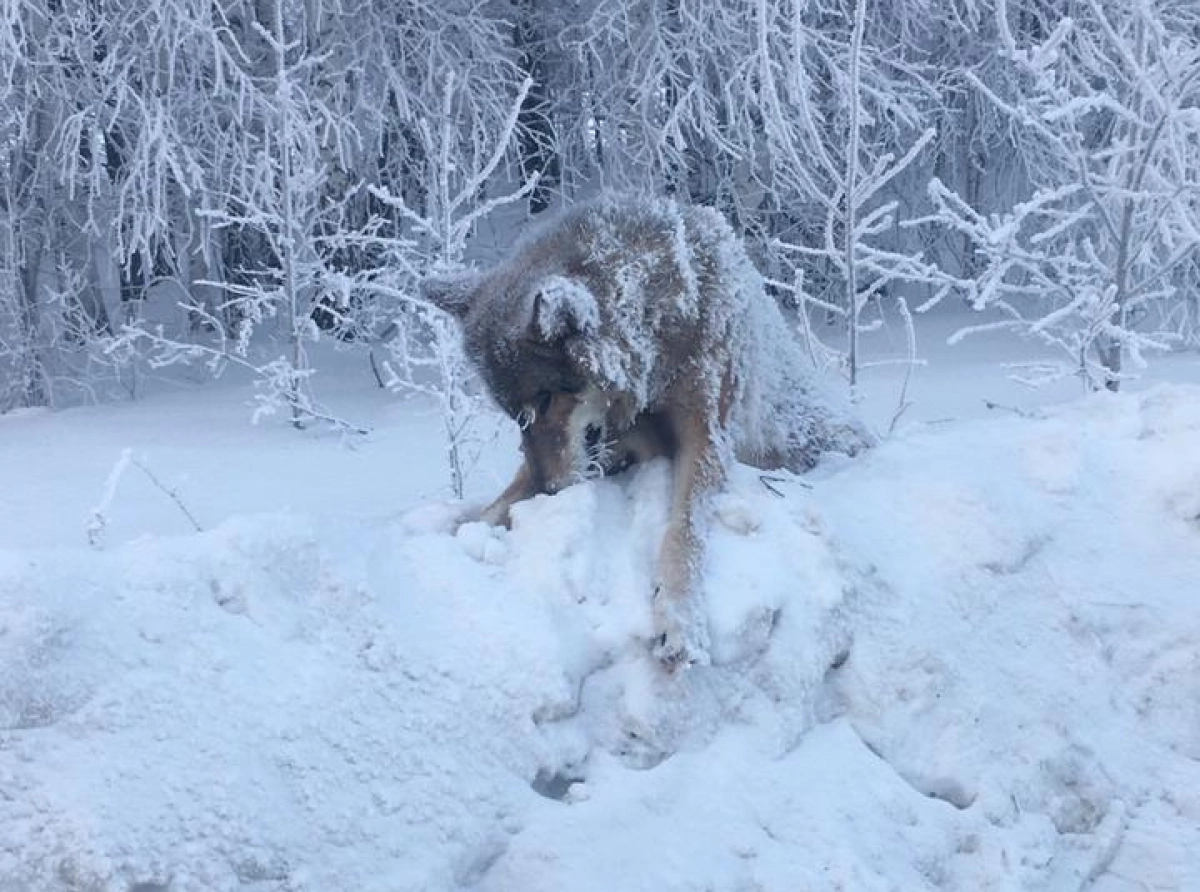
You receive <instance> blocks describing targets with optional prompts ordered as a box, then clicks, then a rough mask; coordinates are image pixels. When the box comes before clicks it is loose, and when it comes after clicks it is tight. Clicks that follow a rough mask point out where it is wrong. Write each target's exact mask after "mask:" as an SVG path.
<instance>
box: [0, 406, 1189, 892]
mask: <svg viewBox="0 0 1200 892" xmlns="http://www.w3.org/2000/svg"><path fill="white" fill-rule="evenodd" d="M668 487H669V474H668V469H667V467H666V466H665V464H663V463H661V462H658V463H652V464H649V465H647V466H645V467H642V468H638V469H635V471H634V472H633V473H631V474H628V475H626V476H624V477H623V478H618V479H615V480H598V481H591V482H587V483H582V484H580V485H578V486H574V487H571V488H569V489H567V490H565V491H563V492H562V493H560V494H558V495H557V496H554V497H539V498H536V499H534V500H531V501H530V502H527V503H525V504H523V505H521V506H518V508H517V509H516V510H515V512H514V524H513V529H512V530H511V531H508V532H506V531H501V530H496V529H492V528H488V527H484V526H481V525H477V524H472V525H467V526H465V527H462V528H460V529H458V530H457V531H456V530H455V529H454V524H453V517H454V514H455V510H456V506H451V505H441V504H427V505H423V506H421V507H419V508H417V509H414V510H412V511H410V512H408V513H407V514H405V515H403V516H401V517H398V518H382V519H380V518H374V519H362V518H359V519H354V518H325V519H320V520H317V519H313V518H308V517H303V516H292V515H280V516H257V517H243V518H239V519H237V520H234V521H231V522H229V523H226V524H225V525H223V526H222V527H220V528H218V529H217V530H214V531H211V532H207V533H203V534H197V535H195V536H190V537H187V538H178V539H166V538H162V539H147V540H143V541H139V542H136V543H133V544H130V545H126V546H123V547H121V548H119V549H115V550H113V551H111V552H84V551H73V550H57V551H36V552H35V551H28V552H21V553H15V552H9V553H0V892H47V890H81V892H82V890H86V892H133V890H137V892H154V890H158V892H167V890H169V892H191V890H195V892H199V890H205V892H219V890H250V889H252V890H255V892H261V890H279V892H283V890H287V892H301V890H313V892H317V890H320V892H328V890H363V892H372V890H380V892H383V890H389V892H390V890H454V889H479V890H490V892H501V890H504V892H509V890H511V892H537V890H555V892H563V890H565V892H574V890H597V892H599V890H605V892H609V890H640V889H646V890H693V889H694V890H702V889H711V890H746V892H749V890H758V892H767V890H772V892H773V890H779V892H784V890H789V892H790V890H795V889H798V888H802V889H811V890H825V889H829V890H833V889H844V890H855V892H857V890H904V892H913V890H938V889H947V890H958V889H981V890H983V889H996V890H1008V889H1012V890H1082V889H1084V888H1087V889H1089V890H1098V892H1123V890H1134V889H1141V888H1147V887H1148V888H1164V889H1187V888H1200V867H1197V866H1196V862H1195V859H1194V858H1193V857H1191V854H1192V853H1194V852H1195V851H1196V850H1198V849H1200V609H1197V607H1198V604H1197V601H1198V600H1200V583H1198V582H1197V580H1200V390H1197V389H1194V388H1193V389H1187V388H1160V389H1157V390H1154V391H1151V392H1149V393H1148V394H1145V395H1142V396H1139V397H1130V396H1125V397H1120V398H1110V397H1108V396H1104V397H1098V398H1096V399H1093V400H1087V401H1084V402H1082V403H1079V404H1077V405H1074V406H1071V407H1068V408H1066V409H1063V410H1058V411H1056V412H1054V413H1052V414H1049V415H1047V416H1046V417H1045V418H1040V419H1034V418H1018V417H1005V418H994V419H989V420H985V421H980V422H973V423H969V424H960V425H954V426H937V427H930V428H926V429H923V430H919V431H916V432H913V433H911V434H909V435H907V436H905V437H904V438H902V439H897V440H894V441H891V442H889V443H887V444H884V445H883V446H881V447H880V448H878V449H877V450H875V451H874V452H872V453H871V454H869V455H866V456H864V457H862V458H860V459H858V460H855V461H845V462H841V463H838V464H837V465H831V466H829V467H826V468H823V469H821V470H819V471H818V472H816V473H815V474H812V475H809V476H808V477H805V478H802V479H801V478H795V477H790V476H788V475H777V476H772V477H771V478H769V479H766V480H760V476H759V475H758V474H757V472H754V471H753V470H752V469H749V468H743V467H739V468H737V469H736V473H735V475H734V479H733V481H732V483H731V486H730V489H729V492H728V493H726V494H724V495H722V496H721V497H720V498H719V499H718V500H717V502H716V504H715V505H714V515H715V519H714V523H713V530H712V537H711V545H710V548H709V553H708V558H707V560H708V565H707V567H706V574H705V579H706V591H707V603H706V605H705V610H706V611H707V614H708V616H709V621H710V625H711V632H712V641H713V646H712V653H713V665H712V666H706V667H693V668H692V669H690V670H689V671H687V672H685V673H682V674H681V675H678V676H676V677H671V676H667V675H665V674H664V673H663V672H662V670H661V669H660V668H659V667H658V665H657V663H656V662H655V661H654V660H653V659H652V658H651V657H650V655H649V648H648V645H647V642H646V638H647V637H648V636H649V634H650V629H651V617H650V610H649V585H650V580H651V579H652V576H653V565H654V557H655V548H656V544H657V543H658V542H659V541H660V538H661V531H662V527H663V524H664V523H665V521H666V510H667V495H668Z"/></svg>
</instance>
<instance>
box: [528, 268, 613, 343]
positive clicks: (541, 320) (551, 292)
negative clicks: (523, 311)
mask: <svg viewBox="0 0 1200 892" xmlns="http://www.w3.org/2000/svg"><path fill="white" fill-rule="evenodd" d="M599 327H600V306H599V304H597V303H596V296H595V295H594V294H592V292H591V290H590V289H589V288H588V287H587V286H586V285H584V284H583V283H582V282H580V281H578V280H577V279H568V278H565V277H563V276H549V277H547V278H545V279H543V280H542V281H541V282H539V283H538V286H537V288H536V289H535V290H534V292H533V297H532V306H531V308H530V314H529V335H530V337H531V338H532V339H533V340H535V341H542V342H544V343H557V342H559V341H561V340H563V339H564V338H568V337H571V336H572V335H577V334H590V333H592V332H594V331H595V330H596V329H597V328H599Z"/></svg>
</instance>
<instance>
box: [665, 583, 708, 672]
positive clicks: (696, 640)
mask: <svg viewBox="0 0 1200 892" xmlns="http://www.w3.org/2000/svg"><path fill="white" fill-rule="evenodd" d="M663 606H664V605H663V603H662V601H661V600H660V598H659V595H658V592H657V591H656V592H655V613H656V617H655V628H656V633H657V634H655V636H654V648H653V652H654V657H655V659H657V660H658V661H659V662H660V663H661V664H662V665H663V667H664V668H665V669H666V670H667V671H668V672H675V671H676V670H677V669H679V668H680V667H682V666H696V665H701V666H706V665H708V663H709V662H710V660H709V655H708V641H707V637H708V636H707V635H705V634H703V631H702V630H701V629H699V628H698V626H697V623H696V622H685V621H684V620H682V619H681V618H680V617H679V616H678V615H677V614H676V612H675V611H674V610H664V609H663Z"/></svg>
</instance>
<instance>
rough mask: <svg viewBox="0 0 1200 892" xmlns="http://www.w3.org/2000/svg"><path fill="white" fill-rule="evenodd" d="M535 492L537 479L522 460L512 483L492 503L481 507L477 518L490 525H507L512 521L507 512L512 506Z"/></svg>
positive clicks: (536, 491) (536, 492) (527, 463)
mask: <svg viewBox="0 0 1200 892" xmlns="http://www.w3.org/2000/svg"><path fill="white" fill-rule="evenodd" d="M537 494H538V487H537V481H536V480H535V479H534V474H533V471H532V469H531V468H530V467H529V462H527V461H524V460H522V462H521V467H519V468H518V469H517V474H516V476H515V477H513V480H512V483H510V484H508V486H507V487H506V488H505V490H504V492H502V493H500V495H499V496H497V497H496V500H495V501H494V502H492V504H490V505H488V506H487V507H486V508H484V509H483V513H481V514H480V515H479V520H480V521H482V522H483V523H486V524H490V525H492V526H498V527H508V526H509V525H510V524H511V523H512V517H511V516H510V513H509V512H510V511H511V509H512V506H513V505H515V504H517V502H523V501H525V500H526V499H530V498H533V497H534V496H535V495H537Z"/></svg>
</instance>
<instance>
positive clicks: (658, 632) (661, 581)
mask: <svg viewBox="0 0 1200 892" xmlns="http://www.w3.org/2000/svg"><path fill="white" fill-rule="evenodd" d="M681 433H683V434H684V436H681V437H680V438H679V444H680V445H679V450H678V452H677V453H676V456H675V464H674V468H673V480H672V483H673V492H672V497H671V516H670V522H669V523H668V525H667V531H666V533H665V534H664V535H663V541H662V546H661V547H660V549H659V557H658V583H657V585H656V586H655V588H654V623H655V630H654V631H655V647H654V653H655V656H657V657H658V658H659V660H661V661H662V662H663V663H664V664H665V665H666V666H667V667H669V668H674V667H675V666H679V665H682V664H687V663H707V662H708V621H707V618H706V614H705V611H704V605H703V603H702V601H701V597H700V576H701V571H702V569H703V563H704V536H705V533H706V529H705V526H706V524H705V520H706V508H707V503H708V494H709V493H710V492H712V491H713V490H714V489H716V488H719V487H720V486H721V485H722V483H723V482H724V479H725V473H724V465H723V463H722V461H721V456H720V454H719V450H718V449H717V446H716V443H715V442H714V441H713V438H712V436H711V434H710V432H709V431H708V430H706V429H704V428H702V427H701V425H699V424H696V423H695V422H693V424H692V428H691V429H690V430H686V431H681Z"/></svg>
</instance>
